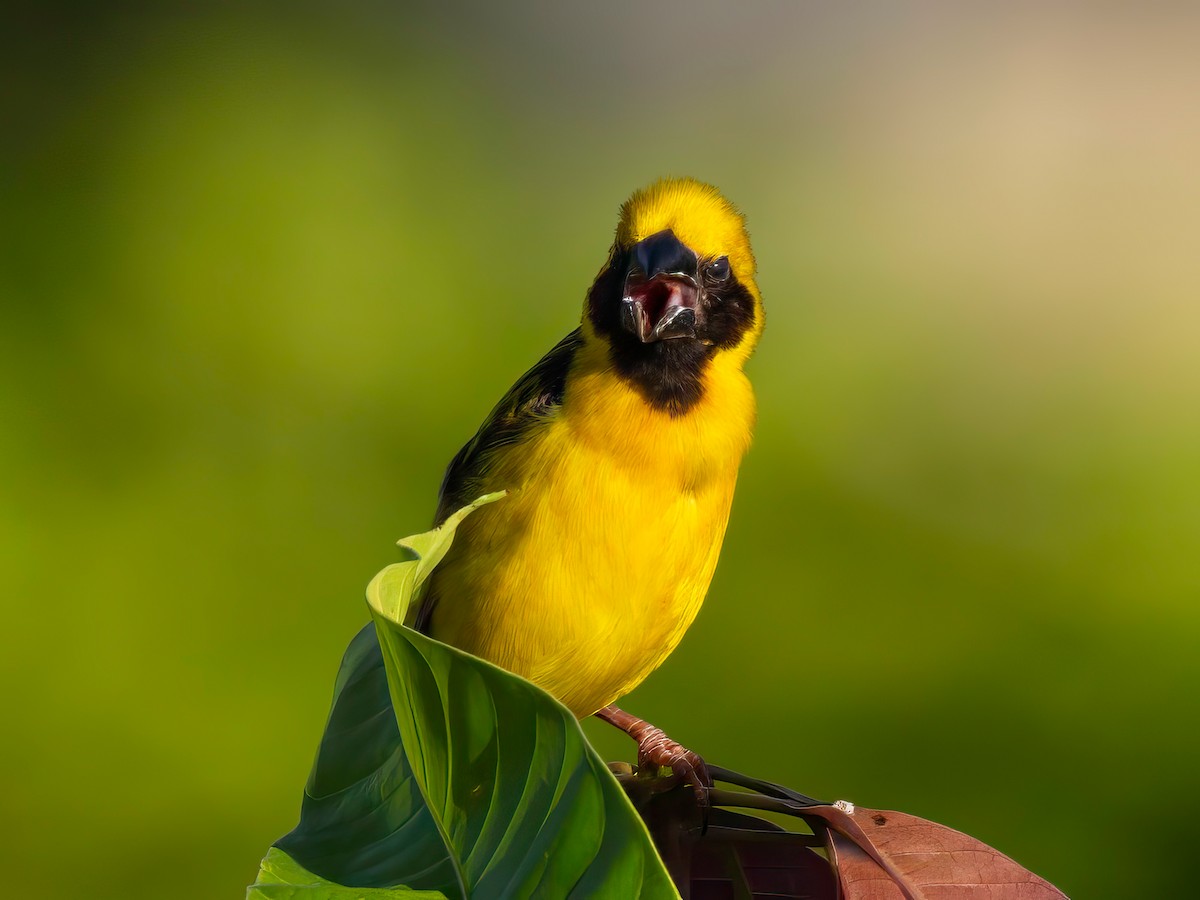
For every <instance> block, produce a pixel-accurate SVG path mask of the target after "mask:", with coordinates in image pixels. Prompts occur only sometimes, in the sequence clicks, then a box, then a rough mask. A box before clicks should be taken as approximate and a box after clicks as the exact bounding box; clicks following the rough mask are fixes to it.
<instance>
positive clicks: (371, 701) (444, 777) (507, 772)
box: [277, 494, 678, 898]
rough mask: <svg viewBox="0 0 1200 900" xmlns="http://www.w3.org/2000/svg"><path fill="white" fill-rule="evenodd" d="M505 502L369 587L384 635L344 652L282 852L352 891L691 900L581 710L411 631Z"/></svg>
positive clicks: (425, 544)
mask: <svg viewBox="0 0 1200 900" xmlns="http://www.w3.org/2000/svg"><path fill="white" fill-rule="evenodd" d="M501 496H502V495H500V494H494V495H488V496H486V497H482V498H480V499H479V500H478V501H476V502H475V503H473V504H471V505H470V506H469V507H467V508H465V509H463V510H461V511H459V512H458V513H456V514H455V515H453V516H451V517H450V518H449V519H448V520H447V521H446V522H445V523H444V524H443V525H442V526H441V527H439V528H437V529H435V530H433V531H431V532H428V533H426V534H422V535H417V536H416V537H413V538H407V539H405V540H403V541H401V542H400V544H401V546H403V547H406V548H407V549H409V550H410V551H412V553H413V555H414V557H415V558H414V559H411V560H408V561H405V562H402V563H397V564H396V565H393V566H389V567H388V568H386V569H384V570H383V571H382V572H380V573H379V575H377V576H376V577H375V579H374V580H373V581H372V582H371V584H370V586H369V587H368V590H367V600H368V604H369V606H370V608H371V612H372V616H373V618H374V628H370V627H368V628H367V629H364V631H362V632H360V633H359V635H358V636H357V637H355V639H354V641H353V642H352V643H351V645H350V648H349V649H348V650H347V652H346V656H345V659H344V660H343V663H342V668H341V670H340V671H339V673H338V679H337V683H336V686H335V696H334V705H333V710H332V711H331V713H330V719H329V724H328V726H327V727H326V732H325V735H324V737H323V738H322V741H321V745H320V748H319V750H318V753H317V760H316V764H315V765H314V767H313V773H312V775H311V776H310V778H309V783H308V787H307V788H306V791H305V797H304V804H303V807H302V810H301V821H300V824H299V825H298V826H297V828H296V829H295V830H294V831H292V832H291V833H290V834H288V835H287V836H285V837H284V838H282V839H281V840H280V841H279V842H278V843H277V847H278V848H280V849H281V850H283V851H286V853H287V854H289V855H290V859H292V860H295V861H298V862H299V863H300V864H302V865H303V866H304V868H305V869H307V870H310V872H313V873H318V874H319V875H320V876H322V877H324V878H326V879H329V880H330V881H333V882H336V883H340V884H353V885H357V886H366V887H383V886H395V885H407V886H409V887H413V888H421V889H426V890H438V891H441V892H443V893H445V894H446V895H447V896H450V897H465V896H469V897H504V896H516V897H525V896H544V897H560V896H561V897H565V896H569V895H574V896H582V897H590V896H613V897H638V896H641V897H648V898H655V897H677V896H678V894H677V892H676V891H675V888H674V886H673V885H672V883H671V881H670V878H669V876H668V875H667V873H666V870H665V869H664V867H663V865H662V862H661V860H660V859H659V857H658V854H657V853H656V852H655V850H654V847H653V844H652V843H651V841H650V838H649V835H648V833H647V832H646V829H645V827H644V825H643V824H642V821H641V819H640V818H639V817H638V816H637V813H636V812H635V811H634V809H633V807H632V806H631V804H630V803H629V801H628V799H627V798H626V796H625V794H624V792H623V791H622V790H621V788H620V786H619V785H618V784H617V782H616V780H615V779H614V778H613V777H612V775H611V774H610V773H609V772H608V770H607V768H606V767H605V765H604V764H603V763H602V762H601V761H600V759H599V758H598V757H597V756H596V754H595V753H594V751H592V749H591V748H590V747H589V746H588V744H587V742H586V740H585V739H584V737H583V733H582V731H581V730H580V728H579V723H578V722H577V721H576V719H575V717H574V716H573V715H572V714H571V713H570V711H569V710H567V709H566V708H565V707H564V706H562V705H561V704H559V703H558V702H557V701H556V700H554V698H552V697H551V696H550V695H549V694H546V693H545V692H544V691H541V690H540V689H538V688H536V687H534V686H533V685H532V684H530V683H529V682H527V681H525V680H523V679H521V678H518V677H517V676H515V675H513V674H512V673H509V672H506V671H504V670H503V669H500V668H497V667H496V666H493V665H491V664H489V663H487V662H485V661H483V660H481V659H478V658H476V657H474V656H471V655H470V654H467V653H463V652H461V651H459V650H456V649H454V648H452V647H448V646H446V645H444V644H441V643H438V642H437V641H434V640H432V639H431V638H429V637H426V636H424V635H421V634H418V633H417V632H415V631H412V630H411V629H408V628H405V627H404V626H403V625H402V624H401V623H403V621H404V617H405V614H406V612H407V610H408V608H409V606H410V605H411V604H413V603H414V602H416V601H417V600H419V597H420V593H421V590H422V586H423V585H424V583H425V581H426V579H427V578H428V576H429V573H430V572H431V571H432V569H433V567H434V566H436V565H437V563H438V562H439V561H440V560H441V558H442V556H443V555H444V554H445V552H446V550H447V549H448V548H449V546H450V543H451V541H452V540H453V537H454V530H455V528H457V526H458V524H459V523H460V522H461V521H462V519H463V518H464V517H465V516H466V515H468V514H469V513H470V512H471V511H473V510H474V509H476V508H478V507H479V506H480V505H482V504H484V503H490V502H493V501H495V500H497V499H499V498H500V497H501ZM389 697H390V699H389ZM306 874H307V873H306ZM298 896H299V895H298ZM364 896H367V895H365V894H364ZM397 896H398V897H405V898H412V897H414V896H415V895H414V894H412V893H410V892H403V893H397Z"/></svg>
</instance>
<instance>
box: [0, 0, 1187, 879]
mask: <svg viewBox="0 0 1200 900" xmlns="http://www.w3.org/2000/svg"><path fill="white" fill-rule="evenodd" d="M1119 6H1121V5H1117V4H1087V5H1079V6H1060V5H1054V4H1045V3H1028V4H1027V3H1012V4H947V3H884V2H877V3H856V4H837V3H813V4H787V3H740V4H720V3H714V2H699V3H690V4H678V5H665V4H659V3H636V2H628V0H619V2H618V0H614V2H609V3H605V4H589V5H585V4H578V5H575V4H559V3H553V2H549V0H545V2H537V3H526V4H518V5H508V4H491V3H486V2H478V3H474V4H457V3H456V4H446V5H441V4H437V5H430V6H428V7H422V6H420V5H413V4H396V3H384V2H357V3H350V4H317V3H308V2H300V3H282V2H280V3H278V4H275V5H271V4H265V5H263V4H256V5H245V4H233V3H223V4H211V5H207V6H205V5H195V4H181V3H180V4H153V5H151V4H137V3H130V2H126V3H114V4H98V5H93V6H83V5H80V6H79V7H73V6H56V5H54V4H44V3H42V4H29V5H28V6H27V8H25V9H24V10H15V9H10V14H12V15H14V18H13V19H11V20H10V22H11V24H12V26H13V27H9V28H6V29H3V31H5V33H6V37H5V38H4V40H5V41H6V44H7V47H6V49H5V52H4V53H3V54H2V55H0V84H2V85H3V87H2V89H0V110H2V115H3V121H2V122H0V191H2V193H0V217H2V225H0V228H2V231H0V259H2V268H0V297H2V298H3V318H2V320H0V377H2V379H3V389H2V391H0V411H2V427H0V465H2V467H3V478H2V480H0V548H2V549H0V579H2V580H3V584H4V590H3V593H4V598H5V620H6V625H5V627H4V628H3V629H2V630H0V633H2V635H3V637H2V638H0V640H2V641H3V646H2V647H0V673H2V674H3V678H4V684H5V685H6V686H7V687H6V690H5V696H4V708H5V716H4V719H5V727H4V731H3V735H4V736H3V740H2V741H0V771H2V772H3V787H2V790H0V811H2V814H3V818H4V821H5V822H6V823H7V827H6V828H5V834H6V837H5V840H4V842H3V845H2V849H0V854H2V855H3V870H4V873H5V891H6V892H7V893H9V894H10V895H12V896H38V897H48V898H53V897H64V898H65V897H79V896H97V897H101V896H113V897H128V898H138V897H146V898H149V897H162V896H172V897H180V898H191V897H194V898H211V897H219V896H240V895H241V891H242V890H243V886H244V885H245V884H246V883H248V882H249V881H250V880H252V878H253V877H254V874H255V871H256V867H257V864H258V860H259V858H260V857H261V855H262V853H263V852H264V851H265V849H266V847H267V845H268V844H269V843H270V842H271V841H272V840H273V839H275V838H276V837H278V836H279V835H281V834H282V833H284V832H285V831H287V830H288V829H290V828H291V827H292V825H293V824H294V822H295V820H296V816H297V812H298V806H299V800H300V793H301V789H302V785H303V782H304V778H305V776H306V774H307V771H308V768H309V765H310V762H311V758H312V753H313V750H314V749H315V746H316V743H317V739H318V737H319V735H320V733H321V730H322V727H323V721H324V716H325V713H326V710H327V705H328V702H329V698H330V693H331V689H332V682H333V676H334V673H335V670H336V667H337V664H338V660H339V657H340V654H341V652H342V650H343V648H344V646H345V644H346V643H347V641H348V640H349V638H350V637H351V635H352V634H353V633H354V632H355V631H356V630H357V629H358V628H359V627H360V625H361V624H363V623H364V622H365V621H366V620H367V612H366V607H365V604H364V602H363V599H362V596H363V587H364V585H365V584H366V582H367V581H368V579H369V578H370V577H371V576H372V575H373V574H374V573H375V572H376V571H377V570H378V569H380V568H381V567H383V566H384V565H386V564H387V563H389V562H392V561H394V560H395V559H396V558H397V553H396V551H395V549H394V548H393V547H392V542H393V541H394V540H395V539H396V538H398V537H400V536H401V535H404V534H409V533H412V532H414V531H417V530H420V529H422V528H423V527H424V526H425V525H426V524H427V522H428V521H429V518H430V516H431V514H432V510H433V506H434V502H435V494H436V490H437V486H438V483H439V480H440V477H441V473H442V468H443V466H444V464H445V463H446V461H447V460H448V459H449V458H450V457H451V455H452V454H453V453H454V452H455V450H456V449H457V448H458V446H459V445H460V444H461V443H462V442H463V441H464V440H465V439H466V438H467V437H468V436H469V435H470V434H471V433H472V431H473V430H474V428H475V427H476V426H477V424H478V423H479V421H480V420H481V419H482V418H483V416H484V414H485V413H486V412H487V411H488V409H489V408H490V407H491V405H492V404H493V403H494V402H495V401H496V400H497V399H498V398H499V397H500V395H501V394H502V393H503V392H504V391H505V390H506V389H507V387H508V386H509V385H510V384H511V383H512V382H513V381H514V380H515V379H516V377H517V376H518V375H519V374H520V373H521V372H522V371H523V370H524V369H526V368H527V367H528V366H529V365H531V364H532V363H533V362H534V361H536V360H537V359H538V357H539V356H540V355H541V353H542V352H544V351H545V350H546V349H548V348H549V347H550V346H551V345H552V344H553V343H554V342H555V341H556V340H557V339H558V338H559V337H561V336H562V335H563V334H564V333H565V332H567V331H568V330H569V329H570V328H572V327H573V325H574V324H575V323H576V322H577V318H578V311H579V308H580V305H581V303H582V298H583V295H584V291H585V289H586V288H587V286H588V285H589V283H590V280H591V278H592V277H593V276H594V274H595V272H596V271H597V270H598V268H599V267H600V265H601V263H602V262H603V260H604V258H605V253H606V250H607V247H608V244H609V241H610V238H611V232H612V228H613V226H614V224H615V214H616V209H617V206H618V204H619V203H620V202H621V200H622V199H624V197H625V196H626V195H627V194H628V192H629V191H630V190H632V189H633V188H634V187H636V186H639V185H642V184H644V183H646V182H648V181H649V180H651V179H653V178H655V177H657V176H659V175H662V174H667V173H678V174H693V175H696V176H698V177H701V178H704V179H706V180H710V181H712V182H714V183H716V184H718V185H720V186H721V187H722V188H723V189H724V190H725V191H726V192H727V193H728V194H729V196H731V197H732V198H734V200H735V201H736V202H738V203H739V204H740V205H741V206H742V207H743V208H744V209H745V211H746V212H747V213H748V215H749V221H750V224H751V229H752V233H753V236H754V240H755V247H756V249H757V253H758V257H759V262H760V270H761V279H760V283H761V286H762V289H763V292H764V294H765V297H766V302H767V304H768V311H769V319H768V328H767V332H766V336H765V338H764V340H763V343H762V345H761V347H760V350H759V353H758V355H757V357H756V358H755V359H754V360H753V362H752V368H751V375H752V377H753V380H754V382H755V384H756V385H757V388H758V392H759V398H760V410H761V412H760V424H759V429H758V435H757V441H756V446H755V448H754V450H753V451H752V453H751V455H750V457H749V458H748V459H747V461H746V463H745V466H744V469H743V477H742V483H741V485H740V487H739V493H738V496H737V500H736V503H735V507H734V515H733V520H732V523H731V528H730V531H729V535H728V539H727V542H726V547H725V552H724V555H723V557H722V561H721V565H720V568H719V571H718V573H717V577H716V581H715V583H714V585H713V589H712V592H711V595H710V597H709V601H708V603H707V605H706V606H705V609H704V611H703V613H702V614H701V616H700V618H699V620H698V621H697V623H696V625H695V626H694V627H693V629H692V631H691V633H690V634H689V636H688V638H687V640H686V641H685V642H684V643H683V645H682V647H681V648H680V649H679V650H678V652H676V653H675V654H674V656H673V657H672V658H671V659H670V661H669V662H668V663H667V664H666V665H665V667H664V668H663V669H662V670H660V671H659V672H658V673H657V674H656V675H655V676H654V677H653V678H652V679H651V680H650V681H648V682H647V683H646V684H645V685H644V686H643V687H642V688H639V690H638V691H637V692H636V693H635V694H634V695H633V696H632V697H630V698H629V699H628V701H627V703H626V704H625V705H626V706H627V708H629V709H631V710H633V711H635V712H638V713H640V714H642V715H644V716H647V717H649V718H651V719H652V720H653V721H655V722H657V723H658V724H660V725H662V726H664V727H666V728H667V729H668V730H669V731H670V732H671V733H672V734H673V735H674V736H676V737H677V738H679V739H680V740H682V741H684V742H685V743H687V744H689V745H690V746H692V747H694V748H696V749H698V750H700V751H701V752H703V753H704V754H705V755H706V756H707V757H708V758H709V759H711V760H713V761H715V762H717V763H720V764H722V765H725V766H728V767H731V768H735V769H739V770H742V771H744V772H747V773H750V774H753V775H757V776H760V777H763V778H768V779H771V780H776V781H781V782H784V783H787V784H790V785H792V786H793V787H795V788H797V789H800V790H803V791H805V792H808V793H810V794H814V795H816V796H821V797H825V798H830V799H834V798H842V797H846V798H850V799H852V800H855V801H857V802H859V803H863V804H865V805H869V806H875V807H885V808H895V809H901V810H905V811H908V812H912V813H915V814H918V815H921V816H925V817H928V818H932V819H935V820H938V821H941V822H944V823H946V824H949V825H952V826H954V827H957V828H960V829H962V830H965V831H967V832H969V833H971V834H974V835H976V836H978V837H979V838H981V839H983V840H985V841H987V842H989V843H991V844H993V845H995V846H996V847H998V848H1000V849H1002V850H1004V851H1005V852H1007V853H1009V854H1010V855H1012V856H1014V857H1015V858H1016V859H1018V860H1019V861H1021V862H1022V863H1024V864H1025V865H1027V866H1029V867H1031V868H1033V869H1034V870H1035V871H1037V872H1039V873H1041V874H1043V875H1045V876H1046V877H1048V878H1050V879H1052V880H1053V881H1055V882H1056V883H1058V884H1059V885H1060V886H1061V887H1062V888H1063V889H1065V890H1066V891H1067V892H1068V893H1070V894H1071V895H1073V896H1076V897H1088V898H1128V897H1171V896H1184V895H1189V894H1191V893H1192V892H1193V891H1194V875H1193V874H1192V871H1191V870H1192V866H1191V863H1190V856H1191V854H1192V843H1193V840H1192V837H1193V834H1194V820H1195V816H1196V807H1197V804H1198V803H1200V767H1198V766H1197V764H1196V763H1197V760H1198V759H1200V733H1198V728H1197V715H1198V714H1197V710H1198V708H1200V707H1198V706H1197V696H1198V694H1200V652H1198V650H1200V641H1198V638H1200V610H1198V603H1197V601H1198V599H1200V303H1198V301H1200V252H1198V234H1200V167H1198V166H1197V163H1196V161H1197V159H1200V104H1198V103H1197V101H1196V98H1197V96H1200V63H1198V61H1197V57H1196V54H1195V36H1196V34H1197V33H1198V32H1197V29H1198V28H1200V19H1198V18H1197V16H1196V15H1195V14H1194V12H1192V11H1190V10H1188V9H1187V8H1186V7H1185V5H1184V4H1170V5H1165V6H1160V7H1154V6H1149V5H1138V8H1137V9H1136V10H1135V9H1131V8H1130V9H1125V10H1121V9H1119V8H1118V7H1119ZM588 731H589V734H591V735H593V736H595V740H596V742H597V744H598V745H599V747H600V749H601V752H602V753H603V754H604V755H605V756H607V757H609V758H615V757H618V756H621V757H628V756H629V754H630V752H631V747H630V745H628V744H627V743H625V742H624V741H623V740H621V739H620V738H619V737H617V736H614V735H612V734H608V733H606V732H605V731H604V730H603V728H601V727H593V726H592V725H589V726H588Z"/></svg>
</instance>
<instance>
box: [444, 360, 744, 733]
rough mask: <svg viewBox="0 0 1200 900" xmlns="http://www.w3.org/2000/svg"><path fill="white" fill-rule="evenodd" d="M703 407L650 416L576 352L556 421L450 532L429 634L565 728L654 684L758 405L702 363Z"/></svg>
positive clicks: (496, 476)
mask: <svg viewBox="0 0 1200 900" xmlns="http://www.w3.org/2000/svg"><path fill="white" fill-rule="evenodd" d="M704 380H705V391H704V397H703V400H702V401H701V402H700V403H699V404H697V405H696V406H695V407H694V408H693V409H692V410H690V411H689V412H688V414H687V415H684V416H679V417H677V418H672V417H671V416H670V415H668V414H667V413H665V412H661V411H656V410H653V409H651V408H650V407H649V406H648V405H647V404H646V402H645V401H644V400H643V399H642V398H641V397H640V396H639V395H638V394H637V393H636V392H635V391H634V390H632V389H631V388H629V387H628V386H627V385H626V384H625V383H624V382H623V381H621V380H620V379H619V378H618V377H617V376H616V375H615V374H614V373H613V372H612V370H611V368H610V365H609V363H608V360H607V353H606V351H605V349H604V348H603V347H598V346H595V345H592V346H587V347H584V348H583V349H582V350H581V351H580V353H579V355H578V356H577V358H576V360H575V362H574V363H573V365H572V369H571V374H570V377H569V379H568V384H567V391H566V395H565V397H564V400H563V404H562V407H561V408H560V409H559V411H558V413H557V415H556V416H555V417H554V419H553V420H552V421H551V422H549V423H547V424H545V425H543V426H541V427H540V428H538V429H537V430H535V431H534V432H532V433H531V435H530V437H529V439H528V440H524V441H521V442H518V443H516V444H513V445H511V446H510V447H508V448H506V451H505V452H504V453H503V454H502V455H501V456H500V457H499V458H498V460H497V461H496V464H495V465H494V466H493V468H492V470H491V471H490V472H489V473H488V475H487V478H486V489H487V490H499V489H508V490H509V491H510V495H509V496H508V497H507V498H505V499H504V500H502V501H501V502H499V503H496V504H492V505H490V506H486V507H483V508H482V509H480V510H479V511H477V512H476V513H474V514H473V515H472V516H471V517H470V518H468V519H467V520H466V521H465V522H464V524H463V525H462V526H461V527H460V529H459V532H458V536H457V537H456V539H455V543H454V545H453V547H452V548H451V550H450V553H449V554H448V555H447V557H446V559H445V560H444V561H443V562H442V564H441V565H440V566H439V567H438V569H437V571H436V572H435V573H434V577H433V580H432V583H431V586H430V589H431V590H432V591H434V592H435V596H436V606H435V608H434V613H433V619H432V624H431V629H430V630H431V633H432V634H433V636H434V637H436V638H437V639H438V640H441V641H445V642H446V643H450V644H453V645H454V646H457V647H461V648H462V649H464V650H467V651H468V652H471V653H474V654H476V655H477V656H481V657H483V658H485V659H489V660H491V661H492V662H495V663H496V664H498V665H500V666H503V667H504V668H506V669H509V670H511V671H514V672H517V673H518V674H520V675H523V676H524V677H526V678H528V679H530V680H532V681H534V682H535V683H537V684H539V685H541V686H542V687H543V688H545V689H546V690H547V691H549V692H550V693H551V694H553V695H554V696H556V697H557V698H558V699H559V700H561V701H562V702H563V703H564V704H566V705H567V706H568V707H569V708H570V709H571V710H572V711H573V712H574V713H575V714H576V715H578V716H586V715H590V714H591V713H593V712H595V711H596V710H597V709H599V708H601V707H602V706H605V705H607V704H609V703H611V702H613V701H614V700H616V699H617V698H618V697H620V696H622V695H623V694H625V693H627V692H628V691H630V690H632V689H633V687H634V686H636V685H637V684H638V683H639V682H640V681H641V680H642V679H643V678H645V677H646V676H647V675H648V674H649V673H650V672H651V671H653V670H654V669H655V668H656V667H657V666H658V665H659V664H660V663H661V662H662V661H663V659H665V658H666V656H667V655H668V654H669V653H670V652H671V651H672V650H673V649H674V648H675V646H676V644H678V642H679V640H680V638H681V637H682V636H683V633H684V631H685V630H686V629H687V627H688V626H689V625H690V624H691V622H692V620H693V618H694V617H695V615H696V613H697V611H698V610H699V608H700V604H701V602H702V601H703V599H704V595H705V593H706V591H707V590H708V585H709V582H710V580H711V579H712V575H713V570H714V569H715V567H716V563H717V556H718V553H719V551H720V547H721V540H722V538H723V537H724V534H725V526H726V523H727V521H728V518H729V507H730V503H731V502H732V499H733V490H734V484H735V482H736V479H737V468H738V464H739V463H740V462H741V459H742V456H743V455H744V454H745V452H746V449H747V448H748V446H749V441H750V433H751V429H752V427H753V420H754V398H753V393H752V391H751V389H750V385H749V382H748V381H747V380H746V378H745V376H744V375H743V374H742V372H741V370H740V366H739V365H738V364H737V363H736V362H732V361H731V362H729V363H727V364H722V363H721V362H720V359H719V358H718V359H717V360H714V364H713V365H712V366H710V367H709V370H708V371H707V372H706V374H705V379H704Z"/></svg>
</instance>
